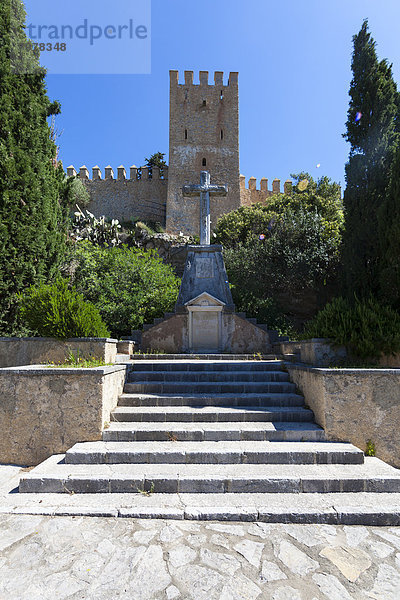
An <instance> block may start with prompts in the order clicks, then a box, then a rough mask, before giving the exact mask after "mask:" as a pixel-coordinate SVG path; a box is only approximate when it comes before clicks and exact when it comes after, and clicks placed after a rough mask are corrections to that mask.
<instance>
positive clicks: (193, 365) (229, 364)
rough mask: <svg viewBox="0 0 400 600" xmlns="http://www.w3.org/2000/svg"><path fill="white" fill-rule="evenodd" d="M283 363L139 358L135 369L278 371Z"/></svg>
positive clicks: (275, 361) (276, 361)
mask: <svg viewBox="0 0 400 600" xmlns="http://www.w3.org/2000/svg"><path fill="white" fill-rule="evenodd" d="M160 356H162V355H160ZM223 356H226V355H223ZM135 358H136V355H135ZM282 365H283V362H282V361H281V360H229V361H226V360H218V361H217V360H216V361H212V360H176V361H173V362H171V361H168V360H167V359H162V358H160V359H159V360H157V361H156V362H154V360H146V359H142V360H139V361H137V362H136V363H135V365H134V367H133V371H157V372H158V371H160V370H161V371H207V372H210V371H250V372H252V371H277V370H280V369H281V368H282Z"/></svg>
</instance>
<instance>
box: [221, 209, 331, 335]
mask: <svg viewBox="0 0 400 600" xmlns="http://www.w3.org/2000/svg"><path fill="white" fill-rule="evenodd" d="M338 254H339V251H338V241H337V240H336V238H335V237H334V238H332V237H331V236H330V235H329V234H328V233H327V231H326V227H325V222H324V220H323V219H322V217H320V215H318V214H317V213H307V212H305V211H302V210H301V211H300V210H299V211H297V212H295V213H294V212H292V211H289V210H287V211H286V213H285V214H284V216H281V219H280V221H278V222H277V223H276V224H275V225H274V226H273V227H272V228H271V232H270V235H266V236H265V239H261V240H260V239H259V238H258V237H257V238H254V239H249V240H248V241H247V243H239V244H238V245H237V246H236V247H235V248H227V249H225V250H224V258H225V265H226V269H227V273H228V278H229V281H230V282H231V284H233V289H232V293H233V295H234V301H235V304H236V306H237V307H238V309H239V310H244V311H246V312H247V313H248V314H249V315H251V316H254V317H256V318H258V319H259V320H266V322H267V324H268V325H269V326H271V327H274V328H277V329H278V330H280V331H283V330H285V329H286V330H287V321H286V318H285V317H284V315H285V314H290V312H291V311H290V306H289V304H288V300H286V301H284V302H286V304H287V305H285V306H283V305H282V304H281V301H280V298H281V297H282V295H283V296H286V295H288V296H289V298H290V299H293V298H294V297H299V298H301V297H302V296H303V295H304V294H307V293H308V291H309V290H315V292H316V293H317V292H318V295H319V296H322V293H323V290H324V288H326V286H327V284H328V283H329V284H331V283H332V282H334V281H335V277H336V275H337V265H338V260H339V257H338ZM265 303H267V304H265ZM278 304H280V312H281V314H280V315H279V310H278ZM246 305H247V306H249V307H251V308H252V310H249V308H246ZM272 305H273V306H274V311H273V312H272V314H271V308H272ZM267 306H268V310H266V309H267ZM257 310H258V311H260V314H258V313H256V311H257ZM274 313H275V314H274ZM310 316H311V315H310ZM268 317H269V319H268Z"/></svg>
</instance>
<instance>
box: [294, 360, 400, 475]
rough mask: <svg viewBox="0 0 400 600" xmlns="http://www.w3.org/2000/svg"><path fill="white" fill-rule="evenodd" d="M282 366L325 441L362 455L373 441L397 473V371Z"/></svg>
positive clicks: (399, 393)
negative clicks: (345, 444)
mask: <svg viewBox="0 0 400 600" xmlns="http://www.w3.org/2000/svg"><path fill="white" fill-rule="evenodd" d="M286 366H287V370H288V372H289V376H290V379H291V381H292V382H293V383H295V384H296V385H297V387H298V388H299V390H300V391H301V392H302V394H303V395H304V398H305V402H306V404H307V405H308V406H309V407H310V408H311V410H313V411H314V414H315V420H316V421H317V423H318V424H319V425H321V427H323V428H324V429H325V433H326V437H327V439H328V440H331V441H345V442H351V443H352V444H354V445H355V446H357V447H358V448H360V449H361V450H365V449H366V446H367V442H368V440H371V442H373V443H374V444H375V448H376V456H377V457H378V458H381V459H382V460H384V461H386V462H388V463H390V464H391V465H393V466H394V467H397V468H400V435H399V424H400V370H395V369H319V368H312V367H307V366H302V365H292V364H289V363H287V365H286Z"/></svg>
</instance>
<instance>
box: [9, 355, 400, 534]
mask: <svg viewBox="0 0 400 600" xmlns="http://www.w3.org/2000/svg"><path fill="white" fill-rule="evenodd" d="M19 491H20V492H21V493H22V494H33V495H37V496H39V495H40V497H41V498H43V497H45V496H46V494H62V493H69V494H70V495H73V494H76V495H81V497H88V496H90V497H91V499H92V501H93V502H94V505H96V506H97V512H96V511H95V512H94V513H93V514H98V512H99V510H101V506H102V503H103V498H105V497H106V496H107V497H108V498H113V499H115V502H116V505H118V506H120V507H121V506H122V507H125V508H124V510H122V512H121V509H118V510H117V513H118V515H120V516H122V515H123V516H139V517H140V516H142V517H143V516H159V517H166V516H171V514H173V515H174V516H175V518H183V517H185V518H205V519H209V518H223V519H227V518H235V519H248V518H249V514H251V515H252V518H257V519H262V520H272V521H296V522H315V521H317V522H346V523H353V522H354V523H360V522H373V523H375V524H393V523H396V524H400V518H399V514H400V504H398V509H397V512H396V510H395V509H394V508H393V507H392V506H391V499H392V498H393V501H395V502H398V500H399V495H398V492H400V471H398V470H397V469H394V468H392V467H390V466H388V465H386V464H385V463H383V462H382V461H379V460H378V459H375V458H368V459H365V458H364V454H363V452H362V451H361V450H359V449H358V448H356V447H354V446H352V445H351V444H348V443H338V442H327V441H325V435H324V431H323V430H322V429H321V428H320V427H319V426H318V425H317V424H316V423H315V422H314V415H313V413H312V411H310V410H309V409H307V407H306V406H305V405H304V399H303V397H302V396H301V395H299V394H298V393H297V391H296V389H295V386H294V384H292V383H290V381H289V378H288V374H287V373H286V372H285V369H284V363H283V362H282V361H280V360H227V357H226V356H225V357H221V356H218V359H215V360H213V359H212V358H209V359H208V360H207V359H206V360H205V359H204V357H201V358H198V359H197V360H196V359H194V358H191V359H188V358H185V359H175V360H171V359H170V358H168V357H166V356H165V355H164V356H163V355H160V357H158V358H157V360H146V359H141V360H137V361H135V364H134V365H133V366H132V369H131V370H130V371H129V373H128V377H127V382H126V384H125V388H124V393H123V394H122V395H121V396H120V398H119V402H118V406H117V407H116V409H115V410H114V411H113V413H112V421H111V423H110V425H109V427H108V428H106V429H105V430H104V432H103V439H102V441H98V442H83V443H78V444H75V446H73V447H72V448H71V449H70V450H68V451H67V452H66V454H65V455H59V456H53V457H51V458H49V459H48V460H46V461H44V462H43V463H42V464H41V465H39V466H38V467H36V468H34V469H33V470H32V471H30V472H29V473H25V474H24V476H23V477H22V478H21V481H20V487H19ZM317 492H319V494H318V493H317ZM396 492H397V493H396ZM124 495H125V496H124ZM107 502H108V500H106V502H105V504H107ZM337 502H339V504H340V503H342V504H343V502H344V506H345V507H346V510H345V513H343V514H345V515H346V516H345V517H343V516H342V517H340V514H342V513H341V512H340V510H338V509H337V508H334V507H335V505H336V504H337ZM385 502H386V506H388V503H389V505H390V507H389V508H387V509H386V510H385V508H384V506H385ZM96 503H97V504H96ZM118 503H119V504H118ZM146 503H147V506H146ZM363 503H364V505H365V507H366V508H364V509H361V508H360V506H362V505H363ZM108 504H109V502H108ZM253 505H254V507H255V509H254V510H255V512H254V511H253V512H251V511H250V513H249V510H250V507H252V506H253ZM75 506H77V505H76V502H75ZM78 506H79V504H78ZM171 506H173V507H174V508H173V509H171ZM260 507H264V509H263V510H261V509H260ZM266 507H269V509H268V510H266ZM274 507H275V508H274ZM129 509H130V511H129ZM171 510H172V513H171ZM382 510H383V513H382ZM124 511H125V512H124ZM126 511H128V512H126ZM271 511H272V513H271ZM66 512H67V513H68V510H66ZM78 512H79V511H78ZM377 512H378V513H379V515H380V516H379V517H377V516H376V515H377ZM74 514H76V509H75V512H74ZM271 514H272V516H271ZM382 514H383V515H384V516H383V517H382ZM176 515H179V516H176ZM268 515H269V516H268ZM349 515H350V516H349ZM371 515H375V518H372V521H371ZM382 519H383V522H382ZM396 519H397V520H396Z"/></svg>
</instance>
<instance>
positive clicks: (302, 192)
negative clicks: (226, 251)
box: [214, 172, 343, 248]
mask: <svg viewBox="0 0 400 600" xmlns="http://www.w3.org/2000/svg"><path fill="white" fill-rule="evenodd" d="M291 177H292V178H293V179H294V186H293V191H292V193H291V194H278V195H275V196H271V197H270V198H268V200H267V202H266V203H265V204H261V203H259V204H254V205H252V206H242V207H240V208H238V209H237V210H235V211H232V212H230V213H228V214H226V215H223V216H222V217H221V218H220V219H219V220H218V223H217V226H216V228H215V231H214V233H215V237H216V241H218V242H219V243H221V244H222V245H223V246H224V247H225V248H234V247H235V246H236V245H237V244H240V243H242V244H245V243H247V242H248V241H250V240H251V239H258V236H259V235H265V236H268V235H269V234H270V232H271V230H272V228H273V226H274V224H276V223H278V222H279V221H280V220H281V219H282V218H284V217H285V214H286V212H287V211H290V212H291V213H292V214H293V213H296V212H299V213H304V212H310V213H311V212H317V213H318V214H319V215H320V217H321V219H322V222H323V223H324V226H325V231H326V233H327V234H329V236H331V237H335V238H336V239H339V238H340V231H341V227H342V224H343V206H342V200H341V196H340V186H339V185H338V184H337V183H334V182H331V180H330V179H329V178H328V177H326V176H325V177H321V178H320V179H319V180H318V181H315V180H314V179H313V177H311V175H310V174H309V173H305V172H303V173H297V174H292V175H291Z"/></svg>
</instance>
